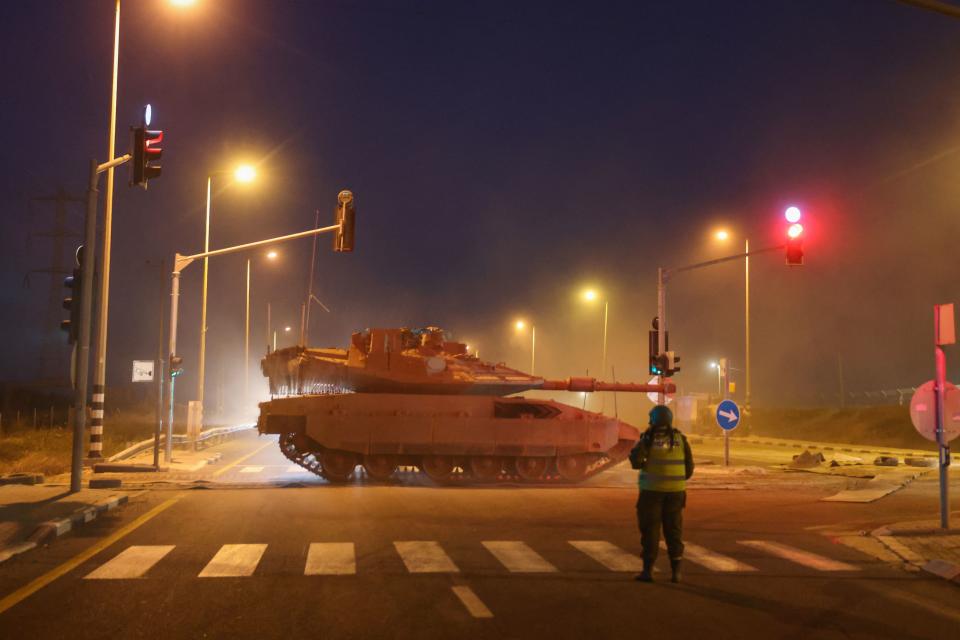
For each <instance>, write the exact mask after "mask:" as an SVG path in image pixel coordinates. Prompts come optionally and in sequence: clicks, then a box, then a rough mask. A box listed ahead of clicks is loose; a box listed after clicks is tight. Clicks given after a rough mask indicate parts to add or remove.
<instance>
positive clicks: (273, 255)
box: [243, 251, 277, 402]
mask: <svg viewBox="0 0 960 640" xmlns="http://www.w3.org/2000/svg"><path fill="white" fill-rule="evenodd" d="M276 259H277V252H276V251H268V252H267V260H276ZM267 308H268V309H269V308H270V304H269V303H267ZM267 318H268V320H267V323H268V324H269V322H270V320H269V318H270V313H269V311H268V312H267ZM269 332H270V328H269V327H267V334H268V335H269ZM243 396H244V401H245V402H246V401H248V400H249V398H250V258H247V297H246V311H245V313H244V329H243Z"/></svg>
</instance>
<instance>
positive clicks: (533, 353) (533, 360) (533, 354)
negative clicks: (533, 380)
mask: <svg viewBox="0 0 960 640" xmlns="http://www.w3.org/2000/svg"><path fill="white" fill-rule="evenodd" d="M513 328H514V329H515V330H516V332H517V333H520V332H522V331H523V330H524V329H526V328H527V322H526V321H525V320H517V321H516V322H515V323H514V324H513ZM536 369H537V327H536V325H533V324H531V325H530V375H534V373H535V372H536Z"/></svg>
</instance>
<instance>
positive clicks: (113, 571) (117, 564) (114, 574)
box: [84, 544, 174, 580]
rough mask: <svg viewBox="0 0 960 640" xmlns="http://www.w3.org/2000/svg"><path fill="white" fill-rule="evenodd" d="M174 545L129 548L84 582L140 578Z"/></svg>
mask: <svg viewBox="0 0 960 640" xmlns="http://www.w3.org/2000/svg"><path fill="white" fill-rule="evenodd" d="M173 547H174V545H172V544H161V545H149V546H136V545H134V546H130V547H127V548H126V549H124V550H123V551H121V552H120V553H119V554H117V556H116V557H114V558H112V559H110V560H109V561H107V562H105V563H104V564H102V565H100V566H99V567H97V568H96V569H94V570H93V571H91V572H90V573H88V574H87V575H85V576H84V580H119V579H123V578H140V577H142V576H143V574H145V573H146V572H147V571H149V570H150V567H152V566H153V565H155V564H157V563H158V562H159V561H160V560H162V559H163V557H164V556H165V555H167V554H168V553H170V552H171V551H173Z"/></svg>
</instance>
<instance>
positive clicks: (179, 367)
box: [170, 355, 183, 377]
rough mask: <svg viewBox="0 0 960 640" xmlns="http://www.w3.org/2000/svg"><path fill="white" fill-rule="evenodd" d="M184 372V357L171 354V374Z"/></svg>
mask: <svg viewBox="0 0 960 640" xmlns="http://www.w3.org/2000/svg"><path fill="white" fill-rule="evenodd" d="M181 373H183V358H182V357H180V356H175V355H171V356H170V376H171V377H176V376H178V375H180V374H181Z"/></svg>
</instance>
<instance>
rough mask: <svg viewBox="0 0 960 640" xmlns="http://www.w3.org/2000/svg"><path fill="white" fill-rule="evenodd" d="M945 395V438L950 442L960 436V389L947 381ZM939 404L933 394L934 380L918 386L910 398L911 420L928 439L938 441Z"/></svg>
mask: <svg viewBox="0 0 960 640" xmlns="http://www.w3.org/2000/svg"><path fill="white" fill-rule="evenodd" d="M945 389H946V392H945V393H944V395H943V440H944V443H946V442H950V441H951V440H953V439H954V438H956V437H957V436H960V389H958V388H957V387H956V386H955V385H953V384H951V383H949V382H948V383H946V385H945ZM936 410H937V405H936V402H935V400H934V396H933V380H930V381H928V382H924V383H923V384H922V385H920V386H919V387H918V388H917V391H916V392H915V393H914V394H913V398H912V399H911V400H910V421H911V422H913V426H914V427H916V429H917V432H918V433H919V434H920V435H922V436H923V437H924V438H926V439H927V440H932V441H934V442H936V441H937V423H936V416H935V413H936Z"/></svg>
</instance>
